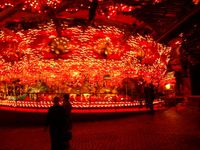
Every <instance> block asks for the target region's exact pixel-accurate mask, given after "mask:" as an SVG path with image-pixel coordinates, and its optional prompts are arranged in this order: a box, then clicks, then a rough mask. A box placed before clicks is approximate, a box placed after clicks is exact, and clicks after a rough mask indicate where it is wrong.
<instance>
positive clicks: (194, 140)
mask: <svg viewBox="0 0 200 150" xmlns="http://www.w3.org/2000/svg"><path fill="white" fill-rule="evenodd" d="M199 100H200V99H199ZM116 115H117V114H116ZM1 121H3V120H1ZM0 150H50V140H49V134H48V132H47V131H46V132H45V131H44V127H43V126H41V125H35V126H24V125H23V126H15V125H14V123H13V126H11V125H9V126H5V125H4V126H1V127H0ZM71 150H200V108H199V107H198V106H195V105H192V104H190V103H187V104H183V103H181V104H178V105H177V106H175V107H171V108H169V109H167V110H162V111H157V112H155V113H154V114H152V113H151V114H149V113H137V114H129V115H127V116H126V115H124V116H123V117H122V116H120V117H119V118H116V117H115V118H112V117H111V118H110V119H105V120H104V119H101V120H99V119H92V120H87V121H81V122H79V121H74V124H73V140H72V141H71Z"/></svg>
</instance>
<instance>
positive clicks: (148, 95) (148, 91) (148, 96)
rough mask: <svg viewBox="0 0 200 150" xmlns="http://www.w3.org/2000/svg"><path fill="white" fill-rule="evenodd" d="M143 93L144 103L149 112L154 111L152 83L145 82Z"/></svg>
mask: <svg viewBox="0 0 200 150" xmlns="http://www.w3.org/2000/svg"><path fill="white" fill-rule="evenodd" d="M144 94H145V103H146V108H147V109H148V108H149V109H150V110H151V112H153V111H154V108H153V101H154V99H155V89H154V86H153V84H152V83H150V84H146V86H145V87H144Z"/></svg>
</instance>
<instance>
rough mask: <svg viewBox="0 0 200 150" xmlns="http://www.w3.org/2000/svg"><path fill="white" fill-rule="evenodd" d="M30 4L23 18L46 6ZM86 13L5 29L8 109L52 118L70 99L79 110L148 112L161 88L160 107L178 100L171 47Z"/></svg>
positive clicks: (3, 82)
mask: <svg viewBox="0 0 200 150" xmlns="http://www.w3.org/2000/svg"><path fill="white" fill-rule="evenodd" d="M56 2H57V1H55V4H58V3H56ZM25 4H26V5H25ZM25 4H24V5H23V6H24V7H22V8H21V9H22V10H23V9H24V10H23V11H22V12H23V13H24V11H25V10H26V11H27V10H28V11H29V12H35V11H36V10H37V9H38V10H40V9H41V8H42V7H44V6H43V4H41V5H38V8H37V9H36V8H35V7H31V6H32V5H30V4H29V3H28V2H27V3H25ZM16 5H17V4H16ZM52 5H53V3H52ZM25 6H26V7H25ZM28 6H29V7H28ZM39 6H40V7H39ZM119 6H120V5H119ZM10 7H11V6H10ZM49 7H51V6H49ZM30 8H31V9H30ZM126 8H127V7H126ZM1 9H4V7H3V4H1ZM129 9H133V8H129ZM72 11H73V13H72ZM86 11H87V10H85V9H84V7H83V8H82V9H78V10H76V9H72V8H71V9H66V11H64V12H61V13H60V14H59V15H56V19H55V15H54V16H53V17H52V18H51V17H49V18H48V19H44V18H43V19H44V20H42V19H41V18H40V19H41V20H42V21H41V20H39V21H38V20H23V21H21V20H20V21H17V22H12V25H10V26H9V25H7V26H4V27H2V28H0V43H1V44H0V49H1V52H0V58H1V59H0V94H1V95H0V107H1V109H4V108H5V107H9V108H15V110H16V108H26V111H31V110H32V109H38V111H39V109H42V110H44V111H46V110H47V108H48V107H50V106H51V105H52V102H51V100H52V99H53V97H54V96H62V95H63V94H64V93H69V94H70V102H71V103H72V105H73V108H74V109H80V110H82V109H99V108H104V109H109V108H110V109H115V111H116V108H127V109H131V108H132V107H140V108H142V107H143V106H144V105H145V104H144V93H143V87H144V85H145V84H146V83H152V84H153V85H154V87H155V88H156V91H157V98H156V100H155V101H154V103H155V105H156V104H159V105H162V104H163V103H164V100H163V97H164V96H169V95H173V94H174V84H175V78H174V72H173V71H171V72H169V71H168V68H167V65H168V62H169V61H170V55H171V47H167V46H165V45H162V44H160V43H157V42H156V41H154V39H153V38H152V37H151V36H149V35H144V36H143V35H140V34H138V33H135V32H133V30H132V26H131V25H130V24H128V23H125V22H120V23H119V22H117V21H116V20H109V21H108V20H102V19H101V18H102V15H103V14H101V15H100V14H97V16H96V17H97V18H96V19H95V21H94V24H90V23H88V20H87V17H85V16H84V12H86ZM121 11H122V10H121ZM124 11H128V8H127V9H126V10H124ZM99 13H102V12H101V11H100V10H99ZM41 14H42V13H39V14H38V15H41ZM47 14H48V13H47ZM75 14H76V15H75ZM80 14H82V15H83V17H80ZM43 15H44V14H43ZM45 15H46V14H45ZM70 15H71V17H69V16H70ZM63 16H64V17H65V18H64V17H63ZM77 16H78V17H77ZM72 17H73V18H72ZM84 17H85V18H84ZM98 17H99V18H98ZM103 17H105V16H103ZM111 17H112V16H111ZM134 19H135V18H134ZM118 21H119V20H118ZM116 22H117V23H116Z"/></svg>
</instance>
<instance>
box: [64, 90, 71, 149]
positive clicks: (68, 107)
mask: <svg viewBox="0 0 200 150" xmlns="http://www.w3.org/2000/svg"><path fill="white" fill-rule="evenodd" d="M63 98H64V100H63V108H64V110H65V116H66V120H65V129H64V134H65V137H64V143H65V149H66V150H68V149H69V148H70V143H69V141H70V140H71V138H72V131H71V130H72V121H71V111H72V105H71V103H70V102H69V98H70V97H69V94H64V96H63Z"/></svg>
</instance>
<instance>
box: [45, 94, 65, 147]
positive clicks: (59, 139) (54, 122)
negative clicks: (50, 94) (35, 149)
mask: <svg viewBox="0 0 200 150" xmlns="http://www.w3.org/2000/svg"><path fill="white" fill-rule="evenodd" d="M59 101H60V98H59V97H54V99H53V106H51V107H50V108H49V110H48V113H47V119H46V126H47V127H49V132H50V138H51V150H64V149H65V148H64V147H65V145H64V130H65V122H66V114H65V110H64V108H63V106H60V105H59Z"/></svg>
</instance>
